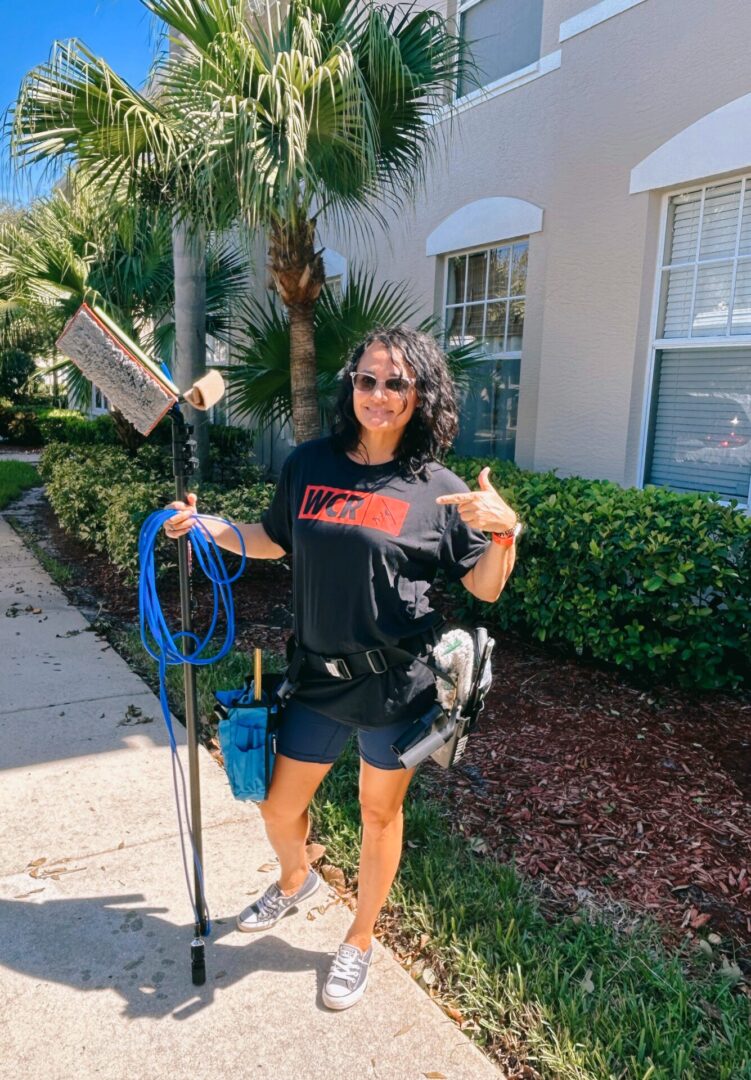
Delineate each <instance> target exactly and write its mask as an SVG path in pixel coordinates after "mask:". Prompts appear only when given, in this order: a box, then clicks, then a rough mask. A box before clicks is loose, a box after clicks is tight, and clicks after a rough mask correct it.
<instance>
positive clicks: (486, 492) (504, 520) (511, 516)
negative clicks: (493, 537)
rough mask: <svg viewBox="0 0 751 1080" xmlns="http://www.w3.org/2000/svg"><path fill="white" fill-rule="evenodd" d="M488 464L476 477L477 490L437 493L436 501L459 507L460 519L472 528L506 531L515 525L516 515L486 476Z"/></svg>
mask: <svg viewBox="0 0 751 1080" xmlns="http://www.w3.org/2000/svg"><path fill="white" fill-rule="evenodd" d="M489 474H490V466H489V465H486V466H485V468H484V469H483V470H482V472H481V473H480V475H479V476H478V478H477V483H478V484H479V485H480V490H479V491H460V492H457V494H456V495H439V496H438V497H437V499H436V502H437V503H443V504H444V505H447V504H450V503H453V504H455V505H456V506H458V507H459V514H460V516H461V519H462V521H466V523H467V524H468V525H471V526H472V527H473V528H474V529H482V530H483V532H491V533H494V532H506V530H507V529H513V528H514V526H515V525H516V521H517V517H516V514H515V513H514V511H513V510H512V509H511V507H510V506H509V505H508V503H506V502H504V501H503V499H502V498H501V496H500V495H499V494H498V492H497V491H496V490H495V488H494V487H493V485H492V484H491V483H490V480H489V479H488V476H489Z"/></svg>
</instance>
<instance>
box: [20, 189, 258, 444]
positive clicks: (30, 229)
mask: <svg viewBox="0 0 751 1080" xmlns="http://www.w3.org/2000/svg"><path fill="white" fill-rule="evenodd" d="M170 233H171V223H170V220H169V218H168V217H167V216H166V215H165V214H164V212H162V211H158V210H157V211H149V210H146V209H145V208H144V207H143V206H140V207H136V208H135V209H134V208H133V207H128V206H122V205H119V204H118V203H111V202H110V203H105V204H102V203H101V202H100V201H99V200H97V199H96V198H95V197H94V196H93V195H92V194H91V192H88V191H85V190H82V188H81V185H80V183H78V182H77V181H76V178H74V177H70V178H69V179H68V182H67V184H66V185H65V188H64V189H63V188H59V189H57V190H56V191H55V192H53V194H52V195H51V196H49V197H47V198H43V199H39V200H37V201H36V202H34V203H32V205H31V206H30V207H29V208H28V209H27V210H26V211H24V212H22V213H20V214H15V215H13V216H9V217H7V218H6V219H5V220H3V221H2V222H0V304H2V305H3V310H4V314H5V319H4V325H3V331H4V332H3V339H4V340H9V341H10V340H12V339H13V337H14V336H15V337H17V336H18V335H19V334H21V335H22V334H23V333H24V327H26V326H28V325H29V324H32V323H36V324H38V325H43V326H46V327H47V328H48V334H47V338H48V339H49V344H50V346H51V345H52V342H53V341H54V339H55V337H57V335H58V334H59V333H60V331H61V330H62V328H63V326H64V324H65V322H66V321H67V319H68V318H69V317H70V316H71V315H72V314H73V312H74V311H75V310H76V309H77V308H78V307H79V306H80V304H81V303H82V302H83V301H88V302H93V303H96V304H98V305H100V306H101V307H103V308H104V309H105V310H106V311H108V312H109V313H110V314H111V315H112V316H113V318H115V320H116V321H117V322H118V323H120V325H122V326H123V327H124V329H126V330H127V331H128V332H129V333H130V334H131V336H133V337H134V338H135V339H136V340H138V341H139V342H140V344H141V345H143V346H144V347H145V348H147V349H149V350H150V351H152V352H155V353H156V354H157V355H160V356H162V357H163V358H165V359H168V358H169V356H170V355H171V353H172V342H173V341H174V336H175V324H174V319H173V317H172V312H173V308H174V278H173V274H172V251H171V236H170ZM206 265H207V294H208V303H207V307H206V314H205V318H204V325H205V327H206V330H207V331H208V332H209V333H210V334H212V335H213V336H215V337H217V338H218V339H220V340H225V341H226V340H227V338H228V333H229V308H230V304H231V302H232V301H233V300H237V298H239V297H240V296H242V295H244V293H245V292H246V289H247V276H248V266H247V261H246V260H245V258H244V257H243V256H242V254H241V252H240V251H239V249H238V248H237V247H236V246H234V245H230V244H229V243H228V242H227V241H216V240H214V241H212V243H211V244H210V245H209V248H208V251H207V254H206ZM14 331H15V333H14ZM52 351H53V350H52V349H50V353H52ZM54 370H55V371H56V372H59V373H62V374H63V376H64V378H65V379H66V381H67V382H68V385H69V388H70V390H71V396H72V398H73V399H74V400H79V401H82V400H87V399H88V396H89V384H88V381H87V380H86V379H84V378H83V376H82V375H80V373H78V372H77V369H76V368H74V367H73V365H71V364H70V363H62V364H59V365H57V366H56V368H55V369H54ZM122 423H123V424H125V423H127V422H126V421H124V420H123V421H122ZM120 427H121V428H122V424H121V425H120ZM122 430H123V435H125V434H126V431H127V429H125V428H123V429H122Z"/></svg>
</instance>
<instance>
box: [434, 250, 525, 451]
mask: <svg viewBox="0 0 751 1080" xmlns="http://www.w3.org/2000/svg"><path fill="white" fill-rule="evenodd" d="M528 248H529V241H528V240H526V239H525V240H516V241H513V242H509V243H507V244H503V245H501V246H494V247H491V248H486V249H485V250H484V251H473V252H466V253H464V254H457V255H452V256H450V257H449V258H448V260H447V282H446V301H445V305H444V326H445V340H446V346H447V348H452V347H455V346H457V345H468V344H472V343H478V344H479V345H481V346H482V349H483V352H484V354H485V356H486V358H487V359H486V360H485V361H484V363H483V364H481V365H479V366H478V367H476V368H474V369H473V371H472V380H471V388H470V390H469V392H468V393H465V394H464V395H463V396H461V398H460V402H459V404H460V413H459V436H458V438H457V439H456V442H455V443H454V449H455V450H456V452H457V453H459V454H483V455H486V456H491V457H498V458H502V459H510V460H513V457H514V449H515V444H516V417H517V409H518V403H519V370H520V366H521V350H522V336H523V331H524V305H525V295H526V291H527V251H528Z"/></svg>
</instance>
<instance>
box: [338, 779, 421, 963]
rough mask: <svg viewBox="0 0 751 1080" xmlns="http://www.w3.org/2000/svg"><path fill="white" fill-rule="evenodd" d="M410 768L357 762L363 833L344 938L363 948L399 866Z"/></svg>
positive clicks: (368, 942) (366, 947) (367, 944)
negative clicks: (349, 922)
mask: <svg viewBox="0 0 751 1080" xmlns="http://www.w3.org/2000/svg"><path fill="white" fill-rule="evenodd" d="M414 773H415V770H414V769H394V770H387V769H376V768H374V767H373V766H372V765H368V763H367V762H366V761H361V763H360V804H361V807H362V819H363V835H362V844H361V847H360V870H359V876H358V881H357V913H356V915H355V919H354V922H353V923H352V925H351V927H350V928H349V931H348V932H347V936H346V938H345V941H346V942H348V943H349V944H350V945H356V946H357V947H358V949H362V950H363V951H365V950H366V949H368V948H369V947H370V944H371V938H372V936H373V930H374V928H375V924H376V921H377V919H378V915H379V913H380V911H381V908H382V907H383V905H384V903H385V901H386V897H387V896H388V894H389V891H390V889H391V886H392V884H393V882H394V878H395V877H396V872H397V870H398V869H399V862H400V860H401V856H402V839H403V834H404V813H403V810H402V804H403V802H404V796H405V794H406V792H407V788H408V786H409V782H410V780H411V779H412V777H413V776H414Z"/></svg>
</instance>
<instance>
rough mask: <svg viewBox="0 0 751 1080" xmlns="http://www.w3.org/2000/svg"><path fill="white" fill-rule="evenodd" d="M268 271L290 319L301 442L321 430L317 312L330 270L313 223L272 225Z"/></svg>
mask: <svg viewBox="0 0 751 1080" xmlns="http://www.w3.org/2000/svg"><path fill="white" fill-rule="evenodd" d="M268 269H269V272H270V274H271V277H272V280H273V282H274V286H275V288H276V291H277V292H278V293H279V296H280V298H281V300H282V302H283V303H284V304H285V306H286V308H287V317H288V319H289V336H290V354H289V375H290V389H291V393H292V427H293V429H294V433H295V442H296V443H298V444H299V443H301V442H305V441H306V440H307V439H315V438H317V437H318V436H319V435H320V434H321V413H320V408H319V404H318V391H317V386H316V376H317V365H316V349H315V334H314V312H315V305H316V301H317V299H318V297H319V295H320V292H321V289H322V287H323V283H324V281H325V280H326V274H325V271H324V268H323V258H322V256H321V254H320V252H318V253H316V250H315V221H303V222H302V224H300V225H298V226H297V228H294V227H288V228H286V229H285V228H281V227H277V228H275V229H272V231H271V234H270V237H269V266H268Z"/></svg>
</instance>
